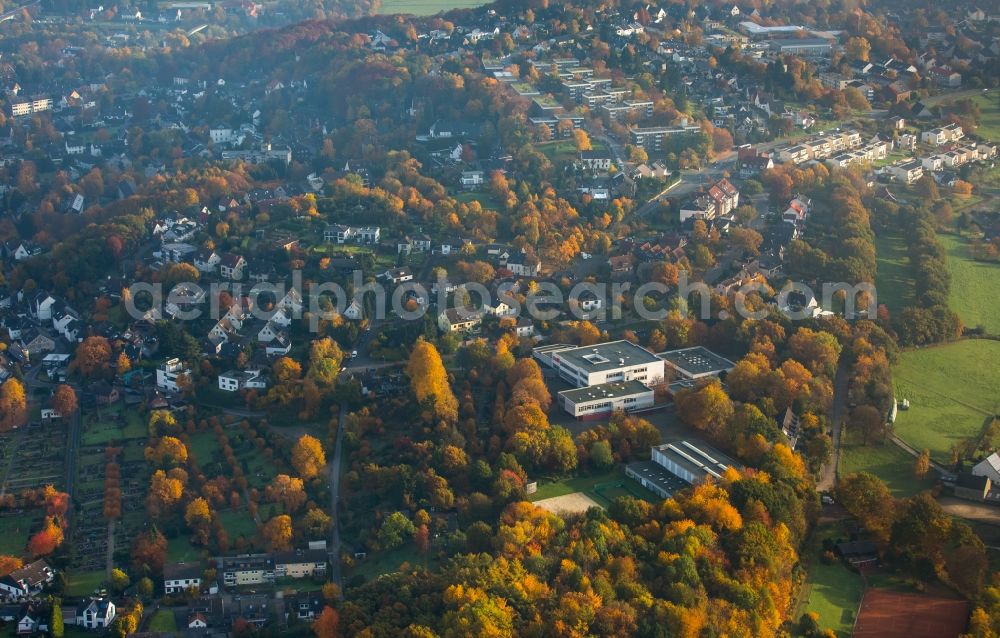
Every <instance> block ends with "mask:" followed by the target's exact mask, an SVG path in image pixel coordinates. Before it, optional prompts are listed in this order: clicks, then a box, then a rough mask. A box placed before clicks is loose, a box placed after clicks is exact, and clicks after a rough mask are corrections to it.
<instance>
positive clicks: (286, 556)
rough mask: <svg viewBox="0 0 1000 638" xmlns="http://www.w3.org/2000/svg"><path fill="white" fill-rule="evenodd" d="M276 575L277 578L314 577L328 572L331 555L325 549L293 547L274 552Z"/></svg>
mask: <svg viewBox="0 0 1000 638" xmlns="http://www.w3.org/2000/svg"><path fill="white" fill-rule="evenodd" d="M271 557H272V558H273V559H274V576H275V577H276V578H312V577H314V576H323V575H325V574H326V567H327V562H328V561H329V555H328V554H327V552H326V550H324V549H293V550H291V551H287V552H274V553H273V554H272V555H271Z"/></svg>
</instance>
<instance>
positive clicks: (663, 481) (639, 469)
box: [628, 461, 688, 494]
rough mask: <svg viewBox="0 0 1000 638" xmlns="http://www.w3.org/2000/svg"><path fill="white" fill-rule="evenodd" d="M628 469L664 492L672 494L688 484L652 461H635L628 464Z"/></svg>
mask: <svg viewBox="0 0 1000 638" xmlns="http://www.w3.org/2000/svg"><path fill="white" fill-rule="evenodd" d="M628 470H629V471H630V472H631V473H633V474H634V475H635V476H638V477H642V478H644V479H646V480H647V481H649V482H650V483H652V484H653V485H655V486H656V487H658V488H660V489H661V490H663V492H664V493H666V494H673V493H674V492H676V491H677V490H681V489H684V488H685V487H687V486H688V484H687V482H686V481H684V480H682V479H679V478H677V477H676V476H674V475H673V474H671V473H670V472H669V471H667V470H666V469H665V468H663V467H661V466H659V465H657V464H656V463H653V462H652V461H636V462H635V463H629V464H628Z"/></svg>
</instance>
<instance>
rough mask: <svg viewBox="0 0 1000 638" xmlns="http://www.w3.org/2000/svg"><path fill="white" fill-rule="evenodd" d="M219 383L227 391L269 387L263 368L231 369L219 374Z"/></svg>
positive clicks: (220, 387)
mask: <svg viewBox="0 0 1000 638" xmlns="http://www.w3.org/2000/svg"><path fill="white" fill-rule="evenodd" d="M218 384H219V389H220V390H223V391H225V392H238V391H240V390H243V389H247V390H263V389H266V388H267V378H266V377H265V376H264V374H263V372H262V371H261V370H229V371H227V372H223V373H222V374H220V375H219V379H218Z"/></svg>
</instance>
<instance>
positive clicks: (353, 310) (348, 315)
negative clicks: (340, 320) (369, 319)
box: [343, 299, 365, 321]
mask: <svg viewBox="0 0 1000 638" xmlns="http://www.w3.org/2000/svg"><path fill="white" fill-rule="evenodd" d="M343 314H344V318H345V319H350V320H351V321H361V320H362V319H364V316H365V310H364V307H363V306H362V305H361V304H360V303H359V302H358V300H357V299H352V300H351V303H350V304H348V305H347V308H344V313H343Z"/></svg>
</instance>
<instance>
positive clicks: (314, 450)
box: [292, 434, 326, 480]
mask: <svg viewBox="0 0 1000 638" xmlns="http://www.w3.org/2000/svg"><path fill="white" fill-rule="evenodd" d="M325 465H326V454H324V452H323V444H322V443H320V442H319V439H317V438H316V437H314V436H310V435H308V434H303V435H302V436H300V437H299V440H298V441H296V442H295V445H293V446H292V467H294V468H295V471H296V472H298V474H299V476H301V477H302V478H304V479H306V480H308V479H311V478H313V477H315V476H317V475H318V474H319V473H320V471H321V470H322V469H323V467H324V466H325Z"/></svg>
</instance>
